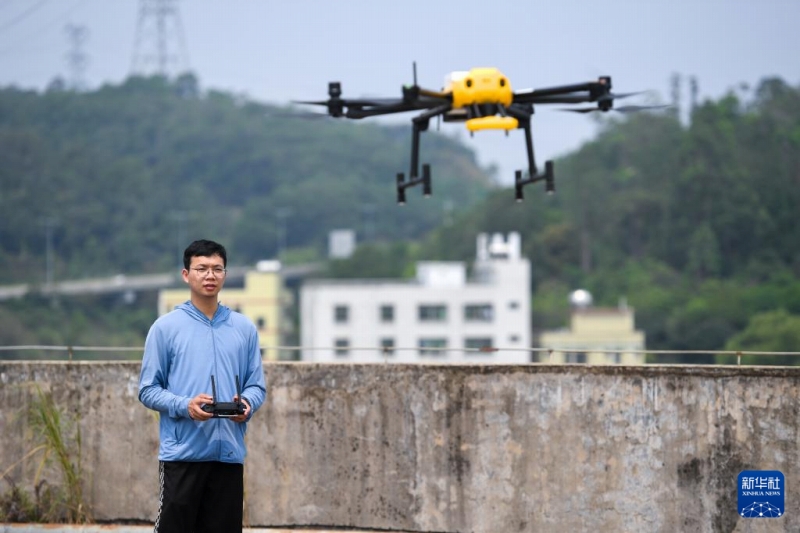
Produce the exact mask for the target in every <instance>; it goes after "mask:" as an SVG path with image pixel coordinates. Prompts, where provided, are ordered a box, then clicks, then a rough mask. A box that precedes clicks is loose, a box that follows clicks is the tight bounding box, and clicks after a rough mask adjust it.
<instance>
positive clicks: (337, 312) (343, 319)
mask: <svg viewBox="0 0 800 533" xmlns="http://www.w3.org/2000/svg"><path fill="white" fill-rule="evenodd" d="M349 319H350V308H349V307H347V306H346V305H337V306H336V307H334V308H333V321H334V322H336V323H337V324H346V323H347V321H348V320H349Z"/></svg>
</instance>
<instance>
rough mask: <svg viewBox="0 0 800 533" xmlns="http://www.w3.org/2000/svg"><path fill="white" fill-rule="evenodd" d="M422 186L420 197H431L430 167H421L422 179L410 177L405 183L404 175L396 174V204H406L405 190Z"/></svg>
mask: <svg viewBox="0 0 800 533" xmlns="http://www.w3.org/2000/svg"><path fill="white" fill-rule="evenodd" d="M420 183H421V184H422V195H423V196H424V197H425V198H428V197H429V196H430V195H431V166H430V165H422V177H421V178H420V177H415V176H411V178H410V179H409V180H408V181H406V175H405V174H403V173H402V172H399V173H398V174H397V203H398V204H399V205H405V203H406V189H407V188H409V187H413V186H415V185H419V184H420Z"/></svg>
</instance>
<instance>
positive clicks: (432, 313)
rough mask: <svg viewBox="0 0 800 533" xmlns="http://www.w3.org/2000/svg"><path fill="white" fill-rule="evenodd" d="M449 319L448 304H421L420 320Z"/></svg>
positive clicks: (438, 320)
mask: <svg viewBox="0 0 800 533" xmlns="http://www.w3.org/2000/svg"><path fill="white" fill-rule="evenodd" d="M445 320H447V306H445V305H420V306H419V321H420V322H444V321H445Z"/></svg>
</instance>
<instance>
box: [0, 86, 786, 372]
mask: <svg viewBox="0 0 800 533" xmlns="http://www.w3.org/2000/svg"><path fill="white" fill-rule="evenodd" d="M101 110H102V112H101ZM109 110H112V111H113V112H110V111H109ZM286 111H287V110H281V109H275V108H271V107H269V106H264V105H260V104H256V103H252V102H247V101H239V100H238V99H237V98H235V97H232V96H231V95H226V94H219V93H211V94H206V95H200V94H198V91H197V89H196V82H194V80H192V79H189V80H183V83H179V82H176V83H174V84H168V83H165V82H163V80H158V79H147V80H144V79H132V80H129V81H128V82H127V83H126V84H124V85H123V86H121V87H107V88H104V89H101V90H100V91H97V92H95V93H91V94H86V95H78V94H73V93H63V92H54V93H50V92H48V93H46V94H43V95H42V94H38V95H37V94H33V93H23V92H19V91H14V90H10V89H9V90H5V91H2V92H0V146H1V147H2V150H0V160H1V161H0V182H1V183H2V196H0V208H2V212H3V214H4V218H5V220H4V223H3V226H2V230H0V264H2V265H3V266H4V267H5V269H6V272H7V275H8V276H9V277H10V278H11V279H14V278H16V279H21V280H22V279H25V276H30V275H31V273H36V274H37V275H40V276H41V275H42V274H41V273H42V270H41V267H40V266H39V265H41V264H42V263H43V239H44V229H43V226H42V220H46V219H47V217H54V218H55V219H56V220H58V221H59V222H58V225H57V226H55V227H56V228H57V232H58V238H59V241H58V245H59V246H60V250H63V254H64V257H63V259H62V260H63V261H64V263H63V265H64V268H67V269H68V270H69V273H71V274H76V273H83V272H87V271H93V272H98V273H99V272H102V273H108V272H109V271H115V270H114V269H129V270H130V271H139V270H148V269H149V270H158V269H163V268H164V267H169V266H171V265H173V264H174V258H175V252H174V250H175V247H176V244H175V242H176V241H175V238H176V233H175V231H176V230H175V228H176V223H175V221H174V219H175V216H176V213H188V214H190V217H188V218H187V231H188V232H189V233H188V234H187V235H186V236H185V237H186V238H187V239H188V238H192V237H194V236H197V235H201V234H202V235H210V236H212V238H214V237H218V238H220V239H223V240H226V241H229V242H232V243H233V247H234V249H235V251H236V253H237V254H238V255H239V257H240V258H241V259H242V262H248V261H252V260H256V259H260V258H263V257H264V256H265V255H269V253H270V252H273V251H274V249H275V246H276V244H275V243H276V237H277V235H276V233H275V232H276V226H275V221H276V211H277V210H279V209H281V208H290V209H291V211H290V212H291V213H292V214H291V215H290V216H291V217H292V224H293V225H292V226H291V238H290V241H289V242H288V243H287V244H288V245H289V246H290V247H292V248H294V249H297V248H301V247H304V246H309V245H317V246H318V245H319V243H320V241H321V239H322V238H323V237H324V234H325V232H327V230H328V229H330V228H334V227H348V226H349V227H357V228H359V227H363V226H362V225H361V224H363V218H361V217H363V215H364V213H365V212H370V213H373V214H375V219H374V223H375V224H376V226H378V228H376V232H375V234H376V235H380V236H381V237H382V239H381V240H380V241H379V242H372V243H369V244H367V245H364V246H362V247H360V248H359V249H358V251H357V252H356V254H355V255H354V257H353V258H351V259H349V260H347V261H337V262H334V263H331V265H330V269H329V272H328V273H327V274H328V275H335V276H342V277H351V276H355V277H369V276H372V277H387V276H400V275H407V274H409V273H410V272H411V268H410V267H411V265H412V264H413V262H414V261H415V260H418V259H431V260H435V259H440V260H448V259H449V260H466V261H470V260H472V259H473V258H474V254H475V236H476V234H477V233H479V232H487V231H488V232H494V231H498V232H504V233H505V232H509V231H519V232H521V233H522V242H523V248H524V253H525V255H526V256H527V257H528V258H530V260H531V263H532V274H533V288H534V292H533V294H532V296H531V297H532V303H533V310H534V317H533V324H532V327H533V328H534V329H535V330H541V329H548V328H554V327H560V326H564V325H566V322H567V319H568V307H567V295H568V293H569V292H570V291H571V290H574V289H576V288H585V289H588V290H590V291H591V292H592V294H593V295H594V297H595V302H596V303H597V304H599V305H605V306H614V305H617V304H618V303H619V302H620V301H621V300H622V299H624V300H625V301H626V302H627V304H628V305H630V306H632V307H634V308H635V311H636V320H637V327H639V328H640V329H643V330H645V332H646V334H647V346H648V348H651V349H672V350H720V349H730V350H736V349H747V350H757V351H761V350H763V351H800V281H798V280H800V225H798V224H797V222H796V219H797V212H798V206H800V88H798V87H792V86H789V85H787V84H786V83H785V82H783V81H782V80H780V79H767V80H764V81H763V82H762V83H761V84H760V86H759V87H757V88H755V89H754V90H753V91H752V92H751V93H749V94H747V95H742V94H730V95H729V96H726V97H724V98H722V99H720V100H719V101H707V102H704V103H702V104H700V105H699V106H698V107H697V108H695V109H693V110H691V114H690V119H689V120H688V122H687V121H686V120H684V121H681V120H679V118H678V116H677V113H670V112H667V113H640V114H634V115H625V116H622V118H607V117H606V116H605V115H604V116H603V120H604V122H603V128H602V131H601V133H600V134H599V135H598V136H597V138H596V139H595V140H593V141H592V142H589V143H587V144H585V145H584V146H583V147H582V148H581V149H580V150H578V151H577V152H575V153H573V154H570V155H569V156H568V157H566V158H564V159H561V160H559V161H557V162H556V166H555V171H556V189H557V194H555V195H553V196H546V195H544V194H543V192H542V191H541V190H540V189H539V188H538V187H537V186H531V187H528V188H526V199H525V202H523V203H519V204H515V203H513V192H512V191H509V190H498V191H491V190H490V186H489V181H488V179H487V178H486V177H485V175H484V173H482V171H481V170H480V169H479V168H477V166H476V165H475V162H474V158H473V156H472V154H471V153H470V152H469V151H467V150H466V149H465V148H464V147H463V146H461V145H459V144H458V143H457V142H456V141H453V140H452V139H448V138H447V137H443V136H437V135H435V134H433V133H432V132H431V133H429V134H428V135H430V138H428V139H426V141H428V142H427V148H426V149H427V150H428V152H427V153H428V156H427V157H425V159H427V160H429V161H430V162H431V163H433V164H434V169H435V170H434V173H435V174H434V189H435V190H434V198H432V199H430V200H428V201H425V202H423V201H422V199H421V198H419V197H418V196H417V195H416V194H413V193H412V194H411V195H410V202H409V205H407V206H405V208H402V209H400V208H398V207H397V206H396V205H394V194H393V190H392V181H393V180H392V178H391V176H393V175H394V173H395V172H397V171H398V170H403V169H405V167H406V166H407V147H408V138H407V137H408V131H407V128H387V127H382V126H375V125H368V124H356V125H353V124H351V123H347V124H343V123H340V122H333V121H326V120H323V121H306V120H303V119H301V118H300V117H299V116H291V115H289V116H286ZM425 146H426V144H425V143H423V147H425ZM414 192H416V191H414ZM444 200H451V201H453V202H454V203H453V204H452V205H454V206H455V207H457V208H462V207H463V208H464V209H463V210H456V211H453V212H446V211H445V210H443V206H444V205H445V204H443V203H442V202H443V201H444ZM470 206H471V207H470ZM365 207H368V208H369V209H366V210H365ZM171 217H172V218H171ZM9 281H10V280H9ZM26 305H32V304H30V303H29V304H26ZM64 305H65V304H62V309H63V306H64ZM70 305H72V304H70ZM3 307H4V308H5V310H4V308H3ZM0 313H2V316H5V317H8V316H15V315H14V313H13V312H12V311H10V309H9V308H8V306H0ZM40 316H43V315H40ZM48 316H49V315H48ZM61 316H63V315H61ZM20 320H21V319H20ZM98 320H106V322H108V323H109V324H110V322H109V320H110V319H108V318H107V317H106V318H100V317H98ZM121 322H124V321H120V323H121ZM133 322H135V323H136V324H137V326H136V327H138V328H140V330H139V331H140V334H141V328H142V327H143V325H144V324H146V322H147V321H146V320H145V319H144V318H143V317H142V316H137V317H136V320H135V321H133ZM114 324H116V322H114ZM22 327H23V330H26V331H28V332H29V333H31V332H32V331H34V330H35V328H33V327H31V326H29V325H27V324H22ZM104 327H105V328H106V329H108V328H110V327H112V326H111V325H107V326H104ZM26 328H27V329H26ZM0 329H1V328H0ZM77 329H79V328H73V330H77ZM100 329H101V330H102V329H103V328H100ZM48 331H49V332H50V333H51V334H52V336H51V337H50V338H52V339H57V338H59V337H58V334H56V333H55V331H56V326H54V325H53V324H51V325H50V329H48ZM1 336H2V334H1V332H0V337H1ZM26 338H27V339H31V338H35V335H34V334H32V333H31V335H29V336H28V337H26ZM72 338H75V337H74V336H73V337H72ZM79 338H80V337H79ZM0 342H2V338H0ZM53 342H55V340H54V341H53ZM661 360H663V359H661ZM676 360H680V359H676ZM685 360H687V361H689V360H691V361H694V362H699V361H705V362H708V361H713V360H714V359H713V358H712V357H710V356H709V357H705V358H699V359H698V358H696V357H695V358H686V359H685ZM787 361H789V362H792V363H797V362H798V361H796V360H793V359H774V360H773V361H772V362H787Z"/></svg>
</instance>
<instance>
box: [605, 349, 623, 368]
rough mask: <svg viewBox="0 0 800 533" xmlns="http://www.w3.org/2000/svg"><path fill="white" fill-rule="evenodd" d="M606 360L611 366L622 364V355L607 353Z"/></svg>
mask: <svg viewBox="0 0 800 533" xmlns="http://www.w3.org/2000/svg"><path fill="white" fill-rule="evenodd" d="M606 358H607V360H608V362H609V363H611V364H612V365H618V364H620V363H621V362H622V354H621V353H619V352H613V353H607V354H606Z"/></svg>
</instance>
